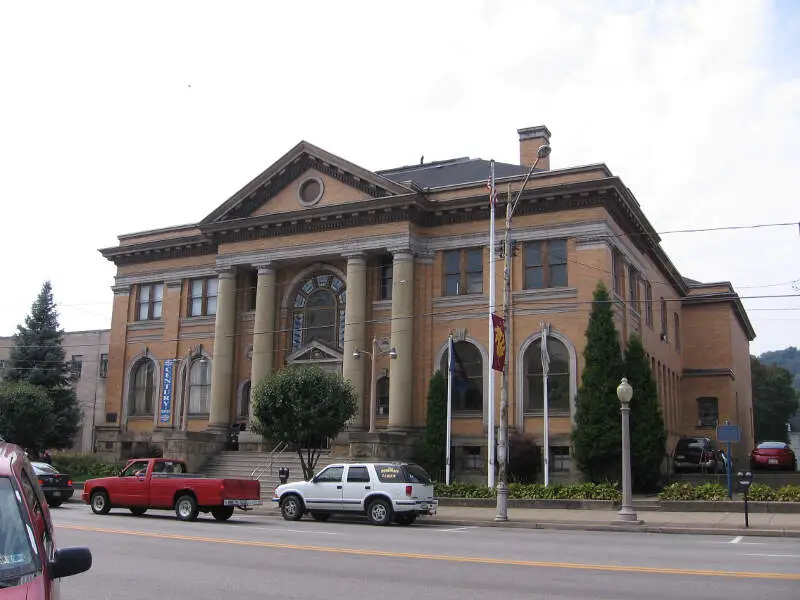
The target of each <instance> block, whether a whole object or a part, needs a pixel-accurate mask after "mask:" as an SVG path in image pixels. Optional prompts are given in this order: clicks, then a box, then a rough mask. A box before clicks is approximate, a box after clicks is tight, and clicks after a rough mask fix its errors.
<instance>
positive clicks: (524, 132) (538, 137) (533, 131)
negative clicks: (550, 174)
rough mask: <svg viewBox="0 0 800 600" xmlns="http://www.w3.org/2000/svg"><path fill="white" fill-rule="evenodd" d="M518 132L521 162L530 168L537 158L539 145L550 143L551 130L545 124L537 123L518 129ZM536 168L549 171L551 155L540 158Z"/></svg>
mask: <svg viewBox="0 0 800 600" xmlns="http://www.w3.org/2000/svg"><path fill="white" fill-rule="evenodd" d="M517 133H518V134H519V164H520V165H522V166H523V167H528V168H530V166H531V165H532V164H533V161H535V160H536V151H537V150H539V146H541V145H542V144H549V143H550V130H549V129H548V128H547V127H545V126H544V125H536V126H535V127H525V128H523V129H517ZM536 170H537V171H549V170H550V157H549V156H545V157H544V158H540V159H539V164H538V165H536Z"/></svg>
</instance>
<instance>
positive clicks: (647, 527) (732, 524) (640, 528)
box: [254, 501, 800, 538]
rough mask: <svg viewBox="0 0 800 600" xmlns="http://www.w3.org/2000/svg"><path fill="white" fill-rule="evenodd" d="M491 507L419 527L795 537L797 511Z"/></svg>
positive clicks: (427, 520) (799, 521) (269, 510)
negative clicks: (633, 514)
mask: <svg viewBox="0 0 800 600" xmlns="http://www.w3.org/2000/svg"><path fill="white" fill-rule="evenodd" d="M254 512H255V513H256V514H263V515H266V516H272V517H275V518H280V512H279V511H278V507H277V506H276V505H274V504H273V503H272V502H269V501H265V502H264V505H263V506H262V507H259V508H256V509H255V511H254ZM495 514H496V511H495V509H494V508H473V507H463V506H440V507H439V509H438V512H437V514H436V516H435V517H423V518H421V519H419V520H418V521H417V523H418V524H420V525H426V524H427V525H449V526H453V527H502V528H513V529H561V530H572V531H624V532H637V533H674V534H694V535H731V536H745V535H746V536H763V537H798V538H800V515H798V514H768V513H759V514H751V515H750V527H749V528H745V526H744V514H743V513H727V512H666V511H641V512H639V513H638V517H639V520H640V521H642V523H640V524H631V523H624V522H619V521H617V512H616V511H612V510H575V509H559V508H545V509H536V508H510V509H508V521H500V522H498V521H495V520H494V517H495Z"/></svg>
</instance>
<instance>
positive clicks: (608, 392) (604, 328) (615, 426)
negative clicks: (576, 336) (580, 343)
mask: <svg viewBox="0 0 800 600" xmlns="http://www.w3.org/2000/svg"><path fill="white" fill-rule="evenodd" d="M583 357H584V367H583V374H582V377H581V385H580V388H579V389H578V398H577V407H576V413H575V429H574V430H573V432H572V441H573V444H574V447H575V460H576V462H577V464H578V468H579V469H580V470H581V471H583V473H584V475H586V477H587V478H588V479H589V480H590V481H593V482H602V481H619V479H620V475H621V464H622V447H621V446H622V431H621V424H620V413H619V408H620V406H619V399H618V398H617V386H618V385H619V382H620V377H621V372H622V354H621V351H620V347H619V338H618V335H617V329H616V327H615V326H614V314H613V311H612V306H611V299H610V297H609V294H608V289H607V288H606V286H605V285H604V284H603V282H602V281H601V282H599V283H598V285H597V288H596V289H595V291H594V298H593V300H592V312H591V314H590V315H589V325H588V326H587V328H586V349H585V350H584V352H583Z"/></svg>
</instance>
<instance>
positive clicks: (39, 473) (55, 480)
mask: <svg viewBox="0 0 800 600" xmlns="http://www.w3.org/2000/svg"><path fill="white" fill-rule="evenodd" d="M31 466H32V467H33V472H34V473H36V477H37V478H38V480H39V486H40V487H41V488H42V491H43V492H44V497H45V498H47V503H48V504H49V505H50V506H52V507H53V508H56V507H58V506H61V504H63V502H64V501H65V500H69V499H70V498H72V495H73V494H74V493H75V488H74V487H72V480H71V479H70V478H69V475H64V474H62V473H59V472H58V470H57V469H56V468H55V467H54V466H52V465H49V464H47V463H43V462H32V463H31Z"/></svg>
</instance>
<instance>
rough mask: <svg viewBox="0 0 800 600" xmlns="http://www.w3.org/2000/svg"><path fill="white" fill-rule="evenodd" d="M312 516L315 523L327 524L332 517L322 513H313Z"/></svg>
mask: <svg viewBox="0 0 800 600" xmlns="http://www.w3.org/2000/svg"><path fill="white" fill-rule="evenodd" d="M311 516H312V517H313V519H314V520H315V521H322V522H325V521H327V520H328V518H329V517H330V515H329V514H328V513H320V512H312V513H311Z"/></svg>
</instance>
